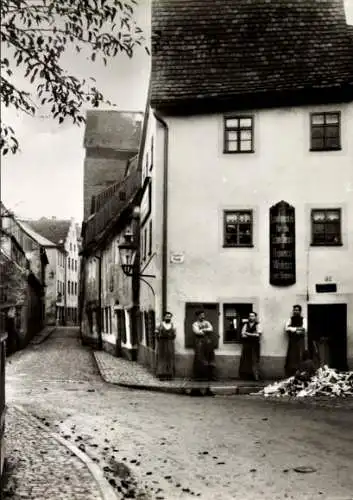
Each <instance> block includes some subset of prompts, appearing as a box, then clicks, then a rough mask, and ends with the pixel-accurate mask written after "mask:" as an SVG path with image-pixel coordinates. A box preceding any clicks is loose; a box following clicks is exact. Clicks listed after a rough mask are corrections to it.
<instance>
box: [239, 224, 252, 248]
mask: <svg viewBox="0 0 353 500" xmlns="http://www.w3.org/2000/svg"><path fill="white" fill-rule="evenodd" d="M251 240H252V238H251V224H240V225H239V244H240V245H251V243H252V241H251Z"/></svg>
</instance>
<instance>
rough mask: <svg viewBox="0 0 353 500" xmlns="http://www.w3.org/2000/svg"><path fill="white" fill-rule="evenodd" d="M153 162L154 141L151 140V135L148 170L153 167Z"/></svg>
mask: <svg viewBox="0 0 353 500" xmlns="http://www.w3.org/2000/svg"><path fill="white" fill-rule="evenodd" d="M153 162H154V142H153V137H151V161H150V170H152V168H153Z"/></svg>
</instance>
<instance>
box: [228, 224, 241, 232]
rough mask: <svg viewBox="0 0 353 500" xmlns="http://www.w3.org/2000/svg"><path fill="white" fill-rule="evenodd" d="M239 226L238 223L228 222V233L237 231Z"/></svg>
mask: <svg viewBox="0 0 353 500" xmlns="http://www.w3.org/2000/svg"><path fill="white" fill-rule="evenodd" d="M237 227H238V224H227V225H226V231H227V233H236V232H237Z"/></svg>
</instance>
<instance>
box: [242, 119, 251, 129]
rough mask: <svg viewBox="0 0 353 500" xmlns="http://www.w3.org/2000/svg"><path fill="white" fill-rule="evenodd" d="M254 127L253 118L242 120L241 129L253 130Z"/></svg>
mask: <svg viewBox="0 0 353 500" xmlns="http://www.w3.org/2000/svg"><path fill="white" fill-rule="evenodd" d="M251 126H252V119H251V118H240V127H241V128H242V127H249V128H251Z"/></svg>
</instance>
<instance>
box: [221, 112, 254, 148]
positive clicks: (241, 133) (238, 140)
mask: <svg viewBox="0 0 353 500" xmlns="http://www.w3.org/2000/svg"><path fill="white" fill-rule="evenodd" d="M253 151H254V120H253V117H252V116H229V117H227V116H226V117H224V153H253Z"/></svg>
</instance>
